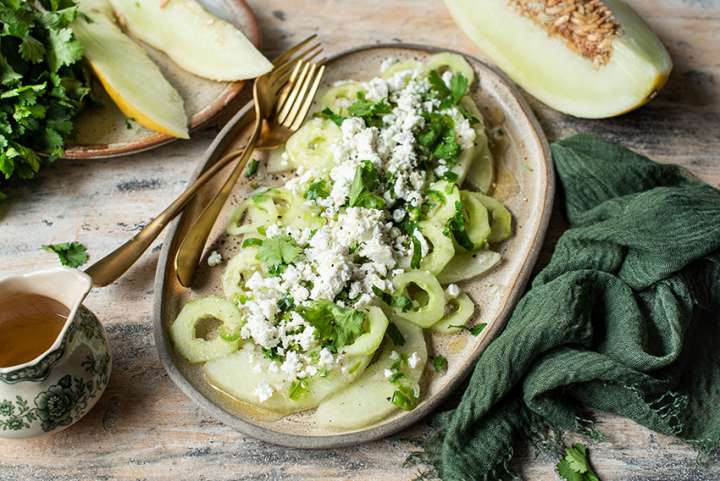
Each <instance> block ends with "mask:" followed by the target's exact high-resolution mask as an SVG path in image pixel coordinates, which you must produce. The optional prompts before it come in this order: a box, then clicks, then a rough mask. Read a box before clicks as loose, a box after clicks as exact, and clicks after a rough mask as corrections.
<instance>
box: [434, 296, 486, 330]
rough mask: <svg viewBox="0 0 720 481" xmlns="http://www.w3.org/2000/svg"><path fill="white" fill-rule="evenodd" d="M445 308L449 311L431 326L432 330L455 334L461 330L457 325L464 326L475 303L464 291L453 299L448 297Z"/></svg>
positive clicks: (472, 311) (473, 309)
mask: <svg viewBox="0 0 720 481" xmlns="http://www.w3.org/2000/svg"><path fill="white" fill-rule="evenodd" d="M447 308H448V309H449V312H447V313H446V314H445V317H443V318H442V319H440V322H438V323H437V324H435V325H433V326H432V330H433V331H435V332H437V333H439V334H457V333H458V332H460V331H462V327H457V326H464V325H465V324H466V323H467V322H468V321H469V320H470V318H471V317H472V315H473V314H474V313H475V304H473V301H472V299H470V296H468V295H467V294H465V293H464V292H461V293H460V295H459V296H457V297H456V298H454V299H448V302H447Z"/></svg>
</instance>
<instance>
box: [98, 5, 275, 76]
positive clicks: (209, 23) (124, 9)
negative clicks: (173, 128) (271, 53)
mask: <svg viewBox="0 0 720 481" xmlns="http://www.w3.org/2000/svg"><path fill="white" fill-rule="evenodd" d="M111 3H112V6H113V8H114V9H115V13H116V14H117V16H118V18H120V19H121V22H122V23H123V24H124V25H125V27H126V28H127V30H128V31H129V32H130V33H131V34H132V35H133V36H135V37H137V38H139V39H140V40H142V41H143V42H145V43H147V44H148V45H150V46H152V47H155V48H156V49H158V50H161V51H163V52H165V53H166V54H167V55H168V56H169V57H170V58H171V59H172V60H173V62H175V63H176V64H178V65H179V66H180V67H181V68H183V69H184V70H187V71H188V72H190V73H193V74H195V75H198V76H200V77H203V78H207V79H210V80H218V81H234V80H245V79H250V78H255V77H259V76H260V75H262V74H264V73H267V72H269V71H270V69H272V64H271V63H270V61H269V60H268V59H266V58H265V57H264V56H263V55H262V54H261V53H260V52H259V51H258V49H257V48H255V46H254V45H253V44H252V42H250V41H249V40H248V39H247V37H245V35H244V34H243V33H242V32H241V31H240V30H238V29H237V28H235V27H234V26H233V25H232V24H230V23H228V22H226V21H225V20H222V19H220V18H218V17H216V16H214V15H212V14H211V13H209V12H208V11H207V10H205V9H204V8H203V7H202V6H201V5H200V4H199V3H198V2H196V1H195V0H169V1H168V0H111Z"/></svg>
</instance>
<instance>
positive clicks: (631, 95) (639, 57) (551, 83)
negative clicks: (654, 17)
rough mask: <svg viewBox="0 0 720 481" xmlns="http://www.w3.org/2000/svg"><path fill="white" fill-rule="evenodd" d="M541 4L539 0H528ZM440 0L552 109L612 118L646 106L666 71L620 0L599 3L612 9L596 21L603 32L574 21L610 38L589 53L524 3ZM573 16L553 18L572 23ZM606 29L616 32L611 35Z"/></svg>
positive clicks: (659, 49) (658, 46)
mask: <svg viewBox="0 0 720 481" xmlns="http://www.w3.org/2000/svg"><path fill="white" fill-rule="evenodd" d="M546 3H549V2H548V1H547V0H541V1H540V2H537V3H536V4H533V6H536V5H539V6H540V7H542V6H544V5H545V4H546ZM586 3H590V2H561V3H560V4H558V5H556V7H560V9H562V8H561V7H563V6H564V5H565V4H568V6H569V7H570V8H572V6H573V5H575V4H577V5H584V4H586ZM445 4H446V5H447V7H448V9H449V10H450V13H451V14H452V16H453V18H454V19H455V21H456V22H457V23H458V25H459V26H460V27H461V28H462V29H463V30H464V31H465V33H466V34H467V35H468V36H469V37H470V38H471V39H472V40H473V41H474V42H475V43H476V44H477V45H478V46H479V47H480V48H481V49H482V50H483V51H484V52H485V53H486V54H487V55H488V56H489V57H490V58H491V60H493V61H494V62H495V63H496V64H497V65H498V66H499V67H500V68H501V69H502V70H503V71H505V73H507V74H508V75H509V76H510V77H512V79H513V80H515V81H516V82H517V83H518V84H520V85H521V86H522V87H523V88H524V89H525V90H527V91H528V92H530V93H531V94H532V95H534V96H535V97H537V98H538V99H540V100H541V101H543V102H545V103H546V104H547V105H549V106H550V107H553V108H555V109H557V110H559V111H561V112H565V113H568V114H571V115H575V116H577V117H585V118H604V117H612V116H615V115H620V114H622V113H625V112H628V111H630V110H633V109H635V108H637V107H639V106H641V105H643V104H645V103H646V102H647V101H648V100H650V99H651V98H652V97H653V96H654V95H655V94H656V93H657V91H658V90H660V88H662V86H663V85H664V84H665V82H666V81H667V78H668V76H669V74H670V70H671V69H672V60H671V59H670V55H669V54H668V52H667V50H666V49H665V47H664V46H663V44H662V43H661V42H660V40H659V39H658V38H657V36H656V35H655V34H654V33H653V32H652V31H651V30H650V29H649V27H648V26H647V24H646V23H645V22H644V21H643V20H642V18H640V16H638V15H637V14H636V13H635V12H634V11H633V10H632V9H631V8H630V7H629V6H628V5H627V4H626V3H625V2H623V1H622V0H602V4H604V7H602V8H605V7H607V9H609V11H610V12H612V17H611V19H610V20H609V21H603V22H598V24H600V25H603V26H604V27H603V31H598V29H597V28H594V27H587V26H586V25H584V24H582V22H580V25H579V26H578V27H577V28H578V29H584V28H588V29H589V30H588V31H587V32H585V33H586V34H587V35H596V37H594V38H596V39H597V41H598V42H602V41H603V40H607V42H611V47H608V48H607V49H605V48H603V49H602V50H597V49H596V50H593V53H592V56H591V55H590V53H587V52H586V55H583V54H581V53H579V51H580V50H579V49H578V48H577V45H575V44H572V45H573V46H574V47H575V48H572V47H571V43H569V42H568V41H566V40H565V39H564V38H563V37H561V36H560V35H557V34H555V33H552V34H548V32H547V31H546V29H545V28H544V25H545V24H542V23H541V22H540V21H539V20H533V19H531V18H530V17H529V16H525V15H522V14H520V13H519V12H520V10H519V8H518V7H517V6H516V5H517V4H523V5H526V4H524V3H523V2H517V1H515V0H483V1H482V2H478V1H476V0H445ZM601 6H602V5H601ZM526 7H527V5H526ZM572 20H573V19H572V18H571V17H568V18H567V19H565V18H558V19H557V20H556V21H557V22H565V21H569V22H570V25H576V24H573V22H572ZM553 28H556V27H553ZM608 29H611V30H609V31H611V32H617V33H616V34H614V35H612V36H609V35H607V32H608ZM550 30H551V31H553V30H552V29H550ZM555 31H557V30H555ZM553 32H554V31H553ZM582 38H587V36H584V37H582ZM586 50H587V49H586ZM596 52H599V53H596ZM608 55H609V56H608Z"/></svg>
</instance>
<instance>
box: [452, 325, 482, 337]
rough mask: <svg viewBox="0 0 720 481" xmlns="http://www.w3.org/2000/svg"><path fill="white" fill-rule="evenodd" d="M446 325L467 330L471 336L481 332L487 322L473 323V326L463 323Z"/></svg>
mask: <svg viewBox="0 0 720 481" xmlns="http://www.w3.org/2000/svg"><path fill="white" fill-rule="evenodd" d="M448 327H457V328H458V329H463V330H465V331H467V332H469V333H470V334H472V335H473V336H476V337H477V336H479V335H480V333H481V332H483V330H484V329H485V327H487V324H485V323H484V322H481V323H479V324H475V325H474V326H468V325H465V324H454V325H451V326H448Z"/></svg>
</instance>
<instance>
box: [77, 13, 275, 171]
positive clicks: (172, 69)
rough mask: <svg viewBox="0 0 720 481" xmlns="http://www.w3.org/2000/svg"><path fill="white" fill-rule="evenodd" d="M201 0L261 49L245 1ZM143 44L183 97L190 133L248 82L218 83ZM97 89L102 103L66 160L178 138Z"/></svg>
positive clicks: (89, 114) (88, 116)
mask: <svg viewBox="0 0 720 481" xmlns="http://www.w3.org/2000/svg"><path fill="white" fill-rule="evenodd" d="M200 3H201V4H202V5H203V6H204V7H205V8H206V9H207V10H208V11H209V12H211V13H213V14H214V15H215V16H217V17H219V18H222V19H224V20H226V21H228V22H230V23H232V24H233V25H235V27H236V28H238V29H239V30H241V31H242V32H243V33H244V34H245V35H246V36H247V38H248V39H249V40H250V41H251V42H252V43H253V44H254V45H255V46H256V47H258V48H259V47H260V43H261V38H262V35H261V33H260V27H259V25H258V22H257V20H256V18H255V16H254V15H253V12H252V10H250V7H248V5H247V4H246V3H245V1H244V0H200ZM138 42H139V41H138ZM143 46H144V47H145V49H146V50H147V52H148V54H149V55H150V57H151V58H152V59H153V60H154V61H155V63H156V64H157V65H158V66H159V67H160V70H161V71H162V73H163V75H165V78H167V79H168V80H169V81H170V83H171V84H172V85H173V87H175V88H176V89H177V91H178V92H179V93H180V96H181V97H182V98H183V100H184V102H185V111H186V112H187V114H188V117H189V118H190V131H191V132H192V131H193V130H196V129H198V128H199V127H201V126H203V125H205V124H207V123H208V122H210V121H211V120H212V119H214V118H215V117H217V116H218V115H219V114H220V113H221V112H222V110H223V109H224V108H226V107H227V106H228V104H229V103H230V101H231V100H233V99H234V98H235V97H236V96H237V95H238V94H239V93H240V91H241V90H242V88H243V86H244V85H245V82H216V81H213V80H207V79H204V78H200V77H197V76H195V75H193V74H191V73H189V72H186V71H185V70H183V69H181V68H180V67H179V66H177V65H176V64H175V63H174V62H173V61H172V60H170V58H169V57H168V56H167V55H165V54H164V53H162V52H160V51H158V50H155V49H153V48H152V47H150V46H148V45H143ZM96 92H97V93H98V96H99V99H98V103H99V105H97V106H90V107H89V108H87V109H86V110H84V111H83V112H82V113H81V114H80V117H79V118H78V123H77V136H76V137H75V138H74V139H73V143H72V144H71V145H69V146H68V148H67V149H66V150H65V157H66V158H73V159H97V158H106V157H118V156H122V155H128V154H134V153H137V152H143V151H145V150H149V149H152V148H155V147H158V146H160V145H163V144H167V143H168V142H172V141H173V140H176V139H175V138H174V137H170V136H168V135H165V134H160V133H157V132H153V131H151V130H148V129H146V128H144V127H143V126H141V125H140V124H138V123H137V122H134V121H131V120H128V119H127V118H126V117H125V116H124V115H123V114H122V112H120V110H119V109H118V108H117V107H116V106H115V104H114V103H113V101H112V99H110V97H109V96H108V95H107V94H106V93H105V91H104V90H103V89H102V88H97V90H96Z"/></svg>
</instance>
